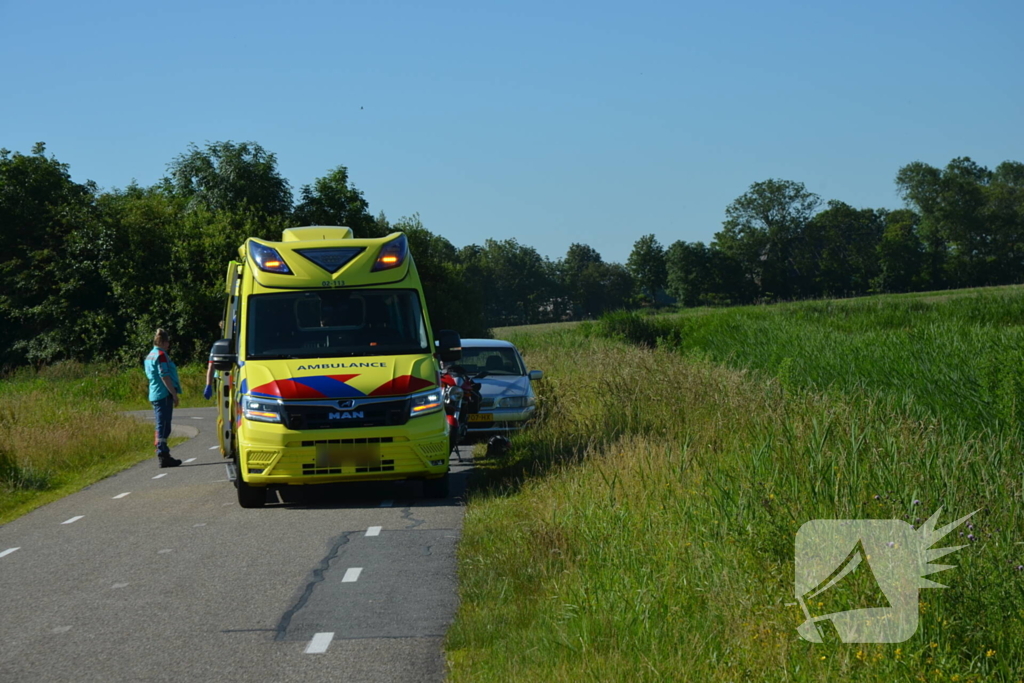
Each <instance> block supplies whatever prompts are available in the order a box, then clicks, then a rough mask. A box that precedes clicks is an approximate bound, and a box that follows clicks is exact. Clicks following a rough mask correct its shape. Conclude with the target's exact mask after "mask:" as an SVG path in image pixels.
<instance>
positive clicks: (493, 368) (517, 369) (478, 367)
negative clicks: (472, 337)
mask: <svg viewBox="0 0 1024 683" xmlns="http://www.w3.org/2000/svg"><path fill="white" fill-rule="evenodd" d="M458 364H459V365H461V366H462V367H463V368H464V369H465V370H466V372H468V373H469V374H471V375H472V374H476V373H478V372H482V371H484V370H486V371H487V374H488V375H525V374H526V368H525V367H524V366H523V360H522V359H521V358H520V357H519V352H518V351H516V350H515V349H513V348H510V347H504V348H486V347H465V346H464V347H462V359H461V360H460V361H458Z"/></svg>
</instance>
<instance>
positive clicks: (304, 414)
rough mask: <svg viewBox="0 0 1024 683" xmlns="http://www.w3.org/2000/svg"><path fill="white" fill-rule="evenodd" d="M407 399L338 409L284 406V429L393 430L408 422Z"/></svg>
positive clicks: (316, 406)
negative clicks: (376, 428) (373, 428)
mask: <svg viewBox="0 0 1024 683" xmlns="http://www.w3.org/2000/svg"><path fill="white" fill-rule="evenodd" d="M410 404H411V401H410V399H408V398H400V399H397V400H394V401H380V402H373V403H364V404H360V405H357V406H356V407H355V408H350V409H348V410H342V409H340V408H337V407H331V406H328V405H301V404H300V405H286V406H285V426H286V427H287V428H288V429H355V428H359V427H395V426H400V425H404V424H405V423H406V422H408V421H409V406H410Z"/></svg>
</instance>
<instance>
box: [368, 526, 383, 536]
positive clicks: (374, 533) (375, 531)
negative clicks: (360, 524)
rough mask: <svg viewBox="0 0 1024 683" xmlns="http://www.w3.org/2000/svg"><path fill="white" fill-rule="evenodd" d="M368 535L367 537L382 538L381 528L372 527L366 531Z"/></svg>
mask: <svg viewBox="0 0 1024 683" xmlns="http://www.w3.org/2000/svg"><path fill="white" fill-rule="evenodd" d="M366 535H367V536H380V527H379V526H371V527H370V528H369V529H367V530H366Z"/></svg>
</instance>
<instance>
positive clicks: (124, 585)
mask: <svg viewBox="0 0 1024 683" xmlns="http://www.w3.org/2000/svg"><path fill="white" fill-rule="evenodd" d="M127 587H128V584H127V583H115V584H114V585H113V586H111V588H127Z"/></svg>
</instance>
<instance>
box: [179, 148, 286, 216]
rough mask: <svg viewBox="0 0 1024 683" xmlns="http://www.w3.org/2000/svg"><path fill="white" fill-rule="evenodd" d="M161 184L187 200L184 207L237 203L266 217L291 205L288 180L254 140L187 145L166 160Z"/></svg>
mask: <svg viewBox="0 0 1024 683" xmlns="http://www.w3.org/2000/svg"><path fill="white" fill-rule="evenodd" d="M168 169H169V170H170V176H169V177H167V178H165V179H164V186H165V187H166V188H167V189H168V190H169V191H170V192H171V193H173V194H175V195H177V196H180V197H184V198H185V199H187V200H188V201H189V208H196V207H197V206H200V205H202V206H205V207H206V208H208V209H211V210H213V211H238V210H241V209H243V207H248V208H249V209H250V210H252V211H255V212H257V213H259V214H263V215H266V216H284V215H286V214H288V213H290V212H291V209H292V192H291V187H290V186H289V184H288V181H287V180H285V179H284V178H283V177H282V176H281V174H280V173H279V172H278V170H277V157H276V156H275V155H274V154H273V153H272V152H268V151H267V150H265V149H263V147H262V146H260V145H259V144H257V143H255V142H242V143H234V142H230V141H228V142H211V143H207V144H206V147H205V148H204V149H200V148H198V147H197V146H196V145H195V144H191V145H189V148H188V151H187V152H186V153H185V154H181V155H179V156H178V157H177V158H175V160H174V161H172V162H171V163H170V164H169V165H168Z"/></svg>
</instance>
